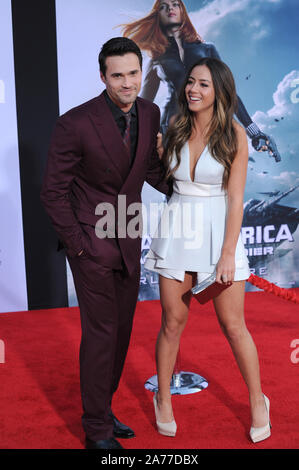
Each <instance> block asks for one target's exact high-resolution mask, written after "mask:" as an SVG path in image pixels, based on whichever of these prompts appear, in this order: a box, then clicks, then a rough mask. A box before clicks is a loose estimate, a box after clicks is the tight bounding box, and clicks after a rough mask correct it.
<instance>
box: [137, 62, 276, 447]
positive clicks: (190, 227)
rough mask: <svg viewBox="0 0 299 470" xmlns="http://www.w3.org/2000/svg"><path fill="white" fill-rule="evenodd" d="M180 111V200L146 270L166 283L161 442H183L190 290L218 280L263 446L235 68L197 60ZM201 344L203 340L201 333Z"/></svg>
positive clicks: (176, 140) (174, 131)
mask: <svg viewBox="0 0 299 470" xmlns="http://www.w3.org/2000/svg"><path fill="white" fill-rule="evenodd" d="M179 104H180V110H179V113H178V115H176V116H175V118H174V119H172V120H171V121H172V122H171V125H170V127H169V131H168V134H167V138H166V141H167V146H166V148H165V151H164V153H163V156H162V158H163V159H164V161H165V166H166V168H167V169H168V171H167V174H168V176H169V177H171V178H173V194H172V196H171V198H170V200H169V202H168V205H167V206H166V208H165V210H164V212H163V214H162V216H161V219H160V222H159V226H158V228H157V231H156V234H155V235H154V237H153V241H152V244H151V247H150V251H149V253H148V255H147V259H146V261H145V267H146V268H147V269H149V270H152V271H154V272H157V273H158V274H159V283H160V299H161V306H162V322H161V329H160V332H159V335H158V339H157V345H156V360H157V375H158V392H157V394H155V396H154V407H155V412H156V421H157V428H158V431H159V432H160V433H161V434H166V435H168V436H175V434H176V422H175V419H174V416H173V412H172V406H171V391H170V382H171V378H172V374H173V370H174V366H175V361H176V357H177V353H178V349H179V344H180V338H181V334H182V332H183V330H184V327H185V325H186V322H187V319H188V311H189V305H190V301H191V296H192V294H191V288H192V286H193V285H194V284H195V282H196V280H197V279H198V281H199V282H201V281H203V280H205V279H206V278H208V277H209V276H210V275H211V274H212V273H213V272H215V273H216V281H217V282H218V283H220V284H226V285H227V287H226V289H225V290H223V291H222V292H221V293H220V294H219V295H218V296H216V297H215V298H214V299H213V302H214V308H215V311H216V315H217V318H218V321H219V324H220V326H221V328H222V330H223V332H224V334H225V336H226V338H227V340H228V342H229V344H230V346H231V349H232V352H233V354H234V356H235V358H236V361H237V364H238V366H239V369H240V372H241V374H242V376H243V379H244V381H245V383H246V385H247V388H248V392H249V402H250V409H251V419H252V422H251V428H250V437H251V439H252V441H253V442H258V441H261V440H263V439H266V438H267V437H269V436H270V422H269V400H268V398H267V397H266V396H265V395H264V394H263V392H262V389H261V381H260V372H259V360H258V354H257V351H256V347H255V344H254V342H253V339H252V337H251V335H250V333H249V331H248V330H247V327H246V323H245V318H244V294H245V281H246V280H247V279H248V278H249V276H250V270H249V266H248V259H247V256H246V253H245V249H244V245H243V242H242V238H241V234H240V230H241V224H242V218H243V197H244V189H245V184H246V174H247V166H248V144H247V137H246V133H245V130H244V128H243V127H242V126H241V125H240V124H239V123H237V122H236V121H235V120H234V119H233V116H234V114H235V110H236V105H237V95H236V90H235V83H234V78H233V76H232V73H231V71H230V69H229V68H228V67H227V66H226V65H225V64H224V63H223V62H221V61H220V60H218V59H215V58H211V57H207V58H204V59H201V60H199V61H198V62H197V63H196V64H195V65H194V66H193V68H191V70H190V72H189V73H187V78H186V80H185V83H184V85H183V87H182V91H181V94H180V98H179ZM199 325H200V322H199ZM198 336H199V338H198V340H199V341H200V326H199V331H198ZM190 432H192V430H190Z"/></svg>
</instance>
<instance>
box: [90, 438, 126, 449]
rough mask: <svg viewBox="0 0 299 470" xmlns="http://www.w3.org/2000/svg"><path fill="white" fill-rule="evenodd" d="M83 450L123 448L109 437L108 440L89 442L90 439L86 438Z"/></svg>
mask: <svg viewBox="0 0 299 470" xmlns="http://www.w3.org/2000/svg"><path fill="white" fill-rule="evenodd" d="M85 448H86V449H123V446H121V445H120V443H119V442H118V441H117V440H116V439H114V437H111V438H110V439H102V440H100V441H91V440H90V439H88V438H86V441H85Z"/></svg>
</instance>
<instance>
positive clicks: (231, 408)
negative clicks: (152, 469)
mask: <svg viewBox="0 0 299 470" xmlns="http://www.w3.org/2000/svg"><path fill="white" fill-rule="evenodd" d="M298 291H299V289H297V290H296V293H297V296H298V295H299V292H298ZM246 318H247V326H248V328H249V330H250V331H251V333H252V336H253V338H254V340H255V342H256V345H257V348H258V351H259V355H260V362H261V375H262V382H263V390H264V392H265V393H266V395H268V396H269V397H270V398H271V420H272V425H273V428H272V436H271V438H270V439H268V440H266V441H264V442H262V443H259V444H256V445H254V444H252V443H251V442H250V441H249V439H248V431H249V426H250V415H249V407H248V398H247V389H246V387H245V385H244V383H243V381H242V379H241V376H240V373H239V371H238V369H237V366H236V364H235V361H234V358H233V355H232V353H231V350H230V347H229V345H228V343H227V342H226V339H225V338H224V336H223V334H222V332H221V330H220V328H219V326H218V323H217V320H216V318H215V314H214V311H213V308H212V303H211V302H209V303H208V304H207V305H205V306H200V305H199V304H197V303H196V302H195V301H194V303H193V304H192V307H191V312H190V317H189V322H188V325H187V327H186V330H185V332H184V335H183V338H182V342H181V356H182V359H181V360H182V370H185V371H192V372H197V373H199V374H200V375H202V376H204V377H205V378H206V379H207V380H208V382H209V386H208V388H207V389H205V390H203V391H201V392H199V393H196V394H192V395H187V396H175V397H173V407H174V414H175V417H176V421H177V424H178V433H177V437H176V438H167V437H163V436H160V435H159V434H158V433H157V432H156V429H155V425H154V411H153V406H152V393H151V392H149V391H147V390H145V388H144V382H145V381H146V380H147V379H148V378H149V377H151V376H152V375H154V374H155V364H154V348H155V341H156V335H157V332H158V329H159V326H160V304H159V301H147V302H140V303H138V306H137V311H136V316H135V322H134V329H133V335H132V341H131V346H130V350H129V354H128V358H127V362H126V365H125V370H124V374H123V377H122V381H121V384H120V388H119V390H118V392H117V395H116V396H115V400H114V407H113V409H114V412H115V414H116V415H117V416H118V418H119V419H120V420H122V421H124V422H125V423H127V424H128V425H131V426H132V427H133V428H134V430H135V432H136V435H137V437H136V438H135V439H130V440H122V441H121V442H122V445H123V446H124V447H125V448H127V449H217V448H219V449H241V448H243V449H246V448H251V449H253V448H260V449H298V448H299V426H298V423H299V394H298V390H299V362H297V363H296V359H297V360H299V351H298V352H297V353H296V351H295V349H294V347H293V348H292V347H291V342H292V341H293V340H295V339H298V342H297V347H298V346H299V308H298V304H294V303H292V302H290V301H286V300H283V299H280V298H277V297H275V296H274V295H271V294H267V293H263V292H252V293H247V294H246ZM0 339H1V340H3V341H4V343H5V363H3V364H1V363H0V383H1V390H0V400H1V401H0V406H1V413H0V448H2V449H16V448H19V449H82V448H83V441H84V434H83V431H82V428H81V420H80V417H81V400H80V393H79V378H78V347H79V341H80V323H79V315H78V309H77V308H69V309H54V310H43V311H31V312H18V313H9V314H1V315H0ZM292 352H293V355H292ZM291 355H292V356H291ZM291 359H293V361H292V360H291ZM294 359H295V360H294Z"/></svg>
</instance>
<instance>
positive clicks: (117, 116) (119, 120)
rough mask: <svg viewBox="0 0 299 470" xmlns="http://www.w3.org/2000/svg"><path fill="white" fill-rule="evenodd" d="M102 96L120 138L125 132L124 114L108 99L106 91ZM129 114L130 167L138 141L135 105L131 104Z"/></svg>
mask: <svg viewBox="0 0 299 470" xmlns="http://www.w3.org/2000/svg"><path fill="white" fill-rule="evenodd" d="M104 96H105V99H106V102H107V104H108V106H109V108H110V110H111V112H112V115H113V117H114V120H115V122H116V124H117V127H118V128H119V131H120V133H121V136H122V137H123V136H124V133H125V130H126V119H125V113H124V112H123V111H122V110H121V109H120V108H119V107H118V106H117V105H116V104H115V103H114V102H113V101H112V100H111V98H110V97H109V95H108V93H107V91H106V90H105V91H104ZM129 112H130V114H131V124H130V140H131V154H130V157H131V159H130V164H131V166H132V165H133V162H134V159H135V155H136V149H137V140H138V115H137V107H136V103H135V102H134V103H133V106H132V107H131V109H130V111H129Z"/></svg>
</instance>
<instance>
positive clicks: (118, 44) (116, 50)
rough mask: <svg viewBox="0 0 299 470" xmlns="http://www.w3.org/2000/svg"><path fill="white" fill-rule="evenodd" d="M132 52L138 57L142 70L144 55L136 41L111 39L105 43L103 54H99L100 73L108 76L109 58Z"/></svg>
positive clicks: (123, 38)
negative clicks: (107, 63)
mask: <svg viewBox="0 0 299 470" xmlns="http://www.w3.org/2000/svg"><path fill="white" fill-rule="evenodd" d="M130 52H132V53H133V54H136V55H137V57H138V59H139V63H140V68H141V69H142V54H141V51H140V49H139V47H138V46H137V44H136V43H135V42H134V41H132V39H129V38H125V37H118V38H112V39H109V41H107V42H105V44H104V45H103V47H102V49H101V52H100V53H99V65H100V71H101V72H102V74H103V75H104V77H105V76H106V69H107V67H106V59H107V57H111V56H114V55H125V54H128V53H130Z"/></svg>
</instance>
